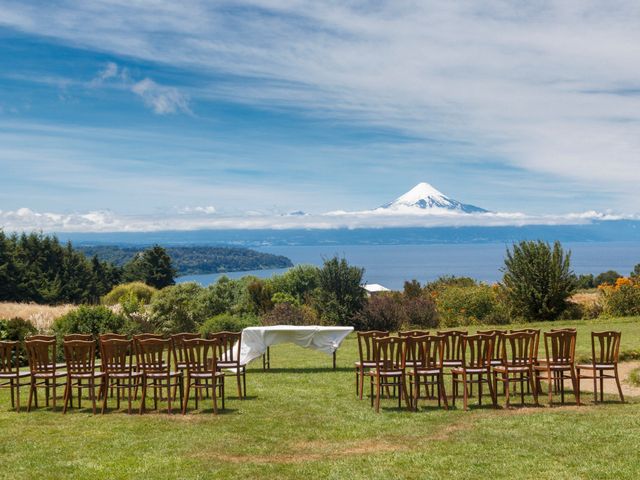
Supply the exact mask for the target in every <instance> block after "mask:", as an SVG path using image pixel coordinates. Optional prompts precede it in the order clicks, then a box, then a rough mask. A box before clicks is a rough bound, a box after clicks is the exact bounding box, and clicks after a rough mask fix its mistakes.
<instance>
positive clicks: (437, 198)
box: [380, 182, 488, 214]
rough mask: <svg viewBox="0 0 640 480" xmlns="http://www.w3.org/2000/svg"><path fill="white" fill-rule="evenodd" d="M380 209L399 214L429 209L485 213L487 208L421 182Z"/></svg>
mask: <svg viewBox="0 0 640 480" xmlns="http://www.w3.org/2000/svg"><path fill="white" fill-rule="evenodd" d="M380 209H384V210H388V211H396V212H398V213H400V214H404V213H407V211H408V210H416V209H419V210H429V211H431V212H433V213H444V212H447V211H455V212H460V213H487V212H488V210H485V209H484V208H480V207H476V206H475V205H469V204H466V203H462V202H459V201H458V200H454V199H453V198H449V197H447V196H446V195H445V194H444V193H442V192H441V191H439V190H438V189H436V188H435V187H433V186H432V185H430V184H428V183H426V182H421V183H419V184H417V185H416V186H415V187H413V188H412V189H411V190H409V191H408V192H407V193H405V194H404V195H401V196H399V197H398V198H396V199H395V200H394V201H393V202H389V203H386V204H384V205H382V206H381V207H380Z"/></svg>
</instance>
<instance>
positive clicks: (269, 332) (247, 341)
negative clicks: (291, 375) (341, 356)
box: [240, 325, 353, 368]
mask: <svg viewBox="0 0 640 480" xmlns="http://www.w3.org/2000/svg"><path fill="white" fill-rule="evenodd" d="M351 332H353V327H320V326H295V325H275V326H272V327H248V328H245V329H244V330H242V340H241V342H240V364H242V365H246V364H247V363H249V362H251V361H252V360H255V359H256V358H259V357H260V356H262V357H263V361H262V366H263V368H269V367H270V366H271V365H270V355H269V347H270V346H271V345H277V344H279V343H295V344H296V345H300V346H301V347H304V348H311V349H313V350H319V351H321V352H324V353H326V354H328V355H333V368H336V350H337V349H338V347H339V346H340V344H341V343H342V341H343V340H344V339H345V338H346V337H347V335H349V334H350V333H351ZM265 354H266V355H265Z"/></svg>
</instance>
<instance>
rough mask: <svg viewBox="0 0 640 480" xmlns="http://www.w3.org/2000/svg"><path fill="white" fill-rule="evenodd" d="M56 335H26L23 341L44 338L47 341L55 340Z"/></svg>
mask: <svg viewBox="0 0 640 480" xmlns="http://www.w3.org/2000/svg"><path fill="white" fill-rule="evenodd" d="M55 339H56V337H55V335H40V334H38V335H29V336H28V337H26V338H25V341H27V340H45V341H49V340H55Z"/></svg>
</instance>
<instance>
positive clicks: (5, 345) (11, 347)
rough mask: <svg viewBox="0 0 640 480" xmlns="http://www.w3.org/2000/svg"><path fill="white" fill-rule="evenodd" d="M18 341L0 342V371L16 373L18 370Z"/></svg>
mask: <svg viewBox="0 0 640 480" xmlns="http://www.w3.org/2000/svg"><path fill="white" fill-rule="evenodd" d="M19 349H20V342H10V341H4V342H0V373H5V374H15V375H17V374H18V371H19V370H20V351H19Z"/></svg>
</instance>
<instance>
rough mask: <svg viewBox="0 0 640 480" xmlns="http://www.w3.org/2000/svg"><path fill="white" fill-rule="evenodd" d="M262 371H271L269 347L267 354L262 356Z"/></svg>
mask: <svg viewBox="0 0 640 480" xmlns="http://www.w3.org/2000/svg"><path fill="white" fill-rule="evenodd" d="M262 370H271V350H270V349H269V347H267V351H266V353H264V354H263V355H262Z"/></svg>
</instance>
